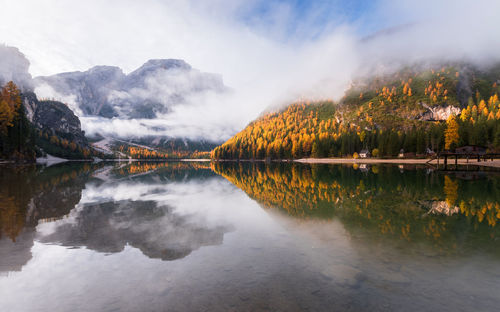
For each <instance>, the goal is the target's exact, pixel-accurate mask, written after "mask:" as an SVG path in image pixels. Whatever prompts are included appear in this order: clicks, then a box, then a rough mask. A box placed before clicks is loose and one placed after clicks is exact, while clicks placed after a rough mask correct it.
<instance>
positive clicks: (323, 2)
mask: <svg viewBox="0 0 500 312" xmlns="http://www.w3.org/2000/svg"><path fill="white" fill-rule="evenodd" d="M378 4H379V1H378V0H351V1H349V0H330V1H328V0H309V1H308V0H269V1H265V0H264V1H255V2H253V3H252V4H251V5H249V6H245V7H243V9H242V10H240V12H239V14H238V15H239V16H238V18H239V19H240V20H241V21H242V22H243V23H244V24H246V25H247V26H249V27H252V28H265V27H270V28H272V27H273V25H275V24H279V25H280V27H283V25H285V29H282V30H281V32H280V33H279V35H280V36H281V37H282V38H280V39H284V40H286V39H290V38H294V37H298V39H316V38H317V37H318V36H320V35H321V34H323V33H326V32H329V31H331V30H332V29H335V28H336V27H338V26H342V25H349V26H350V27H353V28H354V31H355V32H356V33H357V34H359V35H360V36H366V35H370V34H372V33H374V32H376V31H378V30H380V29H383V28H385V27H390V26H392V25H388V24H387V20H384V19H382V18H379V17H378V16H377V15H378ZM277 12H281V13H284V15H285V16H282V17H283V19H284V20H280V21H277V19H278V18H279V17H277V16H276V14H277ZM264 31H269V29H264Z"/></svg>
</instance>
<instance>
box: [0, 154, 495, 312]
mask: <svg viewBox="0 0 500 312" xmlns="http://www.w3.org/2000/svg"><path fill="white" fill-rule="evenodd" d="M13 181H14V182H16V183H15V184H13V183H12V182H13ZM499 183H500V176H499V175H498V173H497V172H495V171H486V172H485V171H479V172H473V173H468V174H460V173H459V174H443V173H440V172H434V171H429V170H427V169H419V168H416V167H412V166H399V167H398V166H383V165H380V166H373V167H370V166H362V167H356V166H355V167H351V166H340V165H302V164H294V165H290V164H269V165H266V164H263V163H261V164H250V163H212V164H211V163H186V162H183V163H176V162H169V163H147V162H146V163H140V162H136V163H131V164H119V165H118V164H105V163H99V164H77V163H75V164H66V165H64V164H60V165H55V166H51V167H42V168H40V167H38V168H37V167H2V170H1V171H0V184H1V186H2V188H1V191H0V198H1V199H2V203H3V205H2V207H1V208H2V209H1V210H0V212H1V214H0V221H1V223H0V233H1V236H0V255H1V257H0V259H1V260H0V302H1V304H2V309H5V310H6V311H67V310H82V311H95V310H119V311H137V310H152V311H162V310H172V311H186V310H217V311H221V310H222V311H224V310H243V311H255V310H265V309H269V310H291V311H295V310H315V311H318V310H328V311H332V310H333V311H346V310H347V311H349V310H356V311H358V310H366V309H368V310H437V309H439V310H444V311H456V310H461V309H463V310H472V309H478V310H484V311H487V310H491V311H493V310H495V308H496V307H497V306H498V304H499V301H498V300H499V299H498V298H499V296H498V286H499V284H498V283H499V282H498V281H499V280H500V279H499V276H500V265H499V260H500V254H499V250H500V248H499V246H498V237H499V235H500V234H499V232H498V227H497V226H496V225H497V222H498V220H499V218H498V216H499V213H500V210H499V209H500V206H499V205H498V202H499V196H500V189H499ZM21 190H22V191H21ZM42 298H43V299H42ZM443 298H446V300H444V299H443Z"/></svg>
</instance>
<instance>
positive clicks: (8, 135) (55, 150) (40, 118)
mask: <svg viewBox="0 0 500 312" xmlns="http://www.w3.org/2000/svg"><path fill="white" fill-rule="evenodd" d="M45 154H51V155H53V156H57V157H62V158H70V159H85V158H91V157H92V156H99V157H102V156H103V155H102V154H101V153H99V152H97V151H95V150H94V149H92V148H91V147H90V145H89V144H88V141H87V139H86V138H85V134H84V132H83V131H82V130H81V128H80V120H79V119H78V117H77V116H75V115H74V113H73V112H72V111H71V110H70V109H69V108H68V107H67V106H66V105H65V104H63V103H61V102H57V101H39V100H38V99H37V97H36V95H35V94H34V93H32V92H30V91H26V92H24V93H22V92H21V90H20V89H19V88H18V87H17V85H16V84H15V83H13V82H12V81H10V82H8V83H7V84H6V85H5V86H3V87H2V88H1V92H0V158H1V159H10V160H16V161H28V162H29V161H34V160H35V158H36V157H37V156H38V157H40V156H44V155H45Z"/></svg>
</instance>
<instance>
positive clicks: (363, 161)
mask: <svg viewBox="0 0 500 312" xmlns="http://www.w3.org/2000/svg"><path fill="white" fill-rule="evenodd" d="M293 162H298V163H304V164H417V165H418V164H420V165H426V164H429V165H436V166H437V164H438V163H437V159H433V160H431V161H429V159H416V158H411V159H398V158H390V159H380V158H358V159H354V158H301V159H295V160H293ZM443 163H444V160H443V159H440V161H439V165H443ZM457 163H458V164H459V165H470V166H481V167H493V168H500V159H494V160H493V161H492V160H491V159H489V160H486V161H480V162H478V161H477V159H469V162H467V159H458V162H457ZM454 165H455V160H454V159H448V166H454Z"/></svg>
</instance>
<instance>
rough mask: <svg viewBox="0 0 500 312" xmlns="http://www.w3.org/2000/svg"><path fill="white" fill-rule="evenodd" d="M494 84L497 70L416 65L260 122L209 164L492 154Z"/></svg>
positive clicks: (499, 118) (499, 129) (498, 136)
mask: <svg viewBox="0 0 500 312" xmlns="http://www.w3.org/2000/svg"><path fill="white" fill-rule="evenodd" d="M499 83H500V66H492V67H489V68H488V69H480V68H478V67H475V66H473V65H470V64H451V65H450V64H448V65H444V66H436V65H434V66H424V65H415V66H412V67H408V68H405V69H402V70H399V71H397V72H395V73H392V74H386V75H383V76H380V77H376V76H375V77H370V78H368V79H366V78H364V79H358V80H357V81H354V82H353V83H352V85H351V87H350V88H349V89H348V90H347V91H346V93H345V96H344V97H343V98H342V99H341V100H340V101H339V102H338V103H334V102H332V101H320V102H314V103H309V102H300V103H294V104H292V105H290V106H288V107H286V108H285V109H283V110H281V111H279V112H272V113H267V114H265V115H264V116H262V117H261V118H259V119H257V120H256V121H254V122H252V123H251V124H250V125H248V126H247V127H246V128H245V129H244V130H242V131H241V132H240V133H238V134H236V135H235V136H234V137H233V138H231V139H229V140H228V141H227V142H225V143H224V144H222V145H221V146H219V147H218V148H216V149H214V150H213V152H212V157H214V158H220V159H263V158H301V157H311V156H312V157H341V156H350V155H354V156H356V155H357V154H358V153H359V152H360V151H361V150H362V149H366V150H368V151H370V152H372V153H373V154H376V155H378V156H387V157H394V156H396V155H397V154H398V153H399V151H400V149H404V150H405V152H406V153H413V154H424V153H425V152H426V150H432V151H439V150H443V149H448V148H453V147H456V146H461V145H468V144H470V145H483V146H488V147H489V148H490V149H494V150H497V149H499V148H500V109H499V108H500V107H499V106H500V103H499V101H498V93H500V88H499V87H498V85H499ZM455 115H460V118H453V116H455ZM450 116H451V117H450ZM446 120H447V122H446V123H445V122H444V121H446ZM449 129H451V130H453V131H451V130H449ZM455 132H456V133H455ZM355 153H356V154H355Z"/></svg>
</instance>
